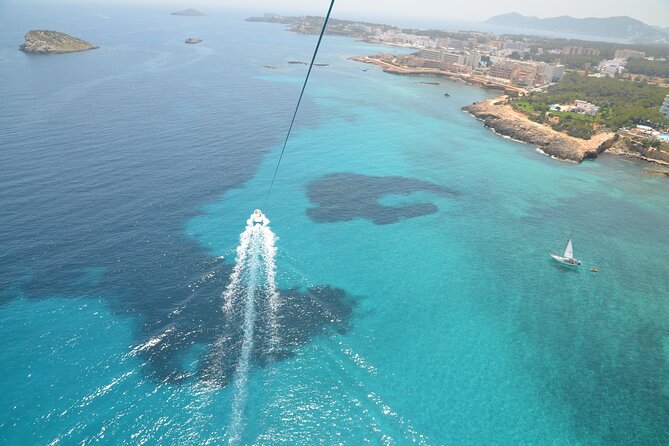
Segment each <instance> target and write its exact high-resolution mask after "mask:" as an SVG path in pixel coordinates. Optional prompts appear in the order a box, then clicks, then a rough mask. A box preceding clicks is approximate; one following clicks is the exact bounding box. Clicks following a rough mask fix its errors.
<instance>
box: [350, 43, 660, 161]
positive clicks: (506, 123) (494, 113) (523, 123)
mask: <svg viewBox="0 0 669 446" xmlns="http://www.w3.org/2000/svg"><path fill="white" fill-rule="evenodd" d="M349 59H351V60H354V61H356V62H361V63H366V64H372V65H375V66H378V67H380V68H382V69H383V72H384V73H389V74H397V75H405V76H425V77H440V78H445V79H449V80H452V81H456V82H464V83H466V84H468V85H474V86H477V87H479V88H484V89H487V90H496V91H500V90H502V91H504V92H506V93H515V94H527V90H525V89H523V88H520V87H515V86H513V85H507V84H502V83H497V82H494V81H491V80H490V79H487V78H481V77H476V76H472V75H470V74H465V73H453V72H448V71H444V70H439V69H431V68H408V67H399V66H397V65H394V64H391V63H388V62H385V61H383V60H380V59H378V58H376V57H370V56H353V57H350V58H349ZM507 99H508V97H507V96H506V95H504V96H500V97H497V98H494V99H487V100H483V101H479V102H475V103H473V104H470V105H467V106H465V107H462V111H463V112H465V113H467V114H469V115H471V116H473V117H474V118H476V119H478V120H479V121H482V122H483V125H484V126H485V127H487V128H489V129H490V130H492V131H493V133H495V134H496V135H498V136H501V137H503V138H506V139H510V140H513V141H516V142H520V143H523V144H529V145H532V146H534V148H535V149H536V150H537V151H538V152H539V153H541V154H544V155H546V156H549V157H551V158H552V159H555V160H558V161H563V162H573V163H580V162H582V161H584V160H592V159H595V158H597V157H598V156H599V155H600V154H602V153H604V152H606V153H609V154H612V155H618V156H625V157H628V158H634V159H637V160H639V161H645V162H649V163H654V164H657V165H660V166H664V167H668V166H669V160H663V159H657V158H651V157H649V156H646V155H645V154H644V153H641V152H640V151H639V149H638V147H637V145H636V144H635V143H634V142H633V141H631V140H630V139H629V137H625V136H622V135H621V134H620V133H619V132H613V131H608V132H602V133H598V134H596V135H593V137H592V138H590V139H581V138H577V137H574V136H571V135H568V134H566V133H563V132H559V131H557V130H554V129H553V128H551V127H550V126H548V125H546V124H541V123H538V122H534V121H532V120H531V119H530V118H529V117H528V116H527V115H525V114H523V113H521V112H519V111H516V110H514V109H513V108H512V107H511V106H510V105H509V104H506V100H507ZM502 102H504V103H502ZM668 156H669V155H668Z"/></svg>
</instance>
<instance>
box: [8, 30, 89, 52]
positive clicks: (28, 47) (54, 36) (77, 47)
mask: <svg viewBox="0 0 669 446" xmlns="http://www.w3.org/2000/svg"><path fill="white" fill-rule="evenodd" d="M96 48H99V47H98V46H97V45H93V44H92V43H89V42H86V41H85V40H81V39H77V38H76V37H72V36H70V35H69V34H65V33H61V32H58V31H48V30H32V31H30V32H28V33H27V34H26V36H25V41H24V42H23V43H22V44H21V46H19V50H21V51H23V52H24V53H32V54H64V53H75V52H78V51H88V50H94V49H96Z"/></svg>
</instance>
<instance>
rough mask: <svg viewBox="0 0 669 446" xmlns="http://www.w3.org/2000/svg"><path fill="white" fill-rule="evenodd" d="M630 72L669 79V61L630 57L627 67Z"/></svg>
mask: <svg viewBox="0 0 669 446" xmlns="http://www.w3.org/2000/svg"><path fill="white" fill-rule="evenodd" d="M625 68H626V70H627V71H628V72H629V73H633V74H643V75H644V76H651V77H663V78H665V79H669V62H659V61H655V60H646V59H630V60H629V61H628V62H627V66H626V67H625Z"/></svg>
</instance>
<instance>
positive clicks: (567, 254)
mask: <svg viewBox="0 0 669 446" xmlns="http://www.w3.org/2000/svg"><path fill="white" fill-rule="evenodd" d="M564 257H565V258H567V259H573V258H574V247H573V246H572V245H571V239H569V241H568V242H567V249H565V250H564Z"/></svg>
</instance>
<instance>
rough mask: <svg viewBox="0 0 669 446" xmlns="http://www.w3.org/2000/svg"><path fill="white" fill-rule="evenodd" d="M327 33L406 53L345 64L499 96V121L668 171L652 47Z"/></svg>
mask: <svg viewBox="0 0 669 446" xmlns="http://www.w3.org/2000/svg"><path fill="white" fill-rule="evenodd" d="M247 20H249V21H261V22H271V23H281V24H284V25H286V26H287V30H289V31H292V32H297V33H301V34H318V33H319V32H320V29H321V28H322V25H323V18H322V17H313V16H306V17H283V16H280V15H277V14H265V16H263V17H252V18H249V19H247ZM327 33H328V34H335V35H343V36H349V37H354V38H356V39H359V40H361V41H364V42H368V43H372V44H381V45H387V46H391V47H396V48H402V49H403V50H401V51H400V50H398V51H391V50H389V51H384V52H381V53H379V54H376V55H364V56H353V57H351V58H352V59H353V60H356V61H359V62H363V63H370V64H374V65H377V66H379V67H381V68H382V69H383V71H385V72H387V73H391V74H399V75H418V76H436V77H445V78H451V79H455V80H458V81H462V82H466V83H470V84H474V85H479V86H481V87H484V88H490V89H496V90H500V91H503V92H504V93H505V94H506V95H507V96H505V97H506V99H505V100H504V101H503V103H504V104H506V106H508V107H510V108H508V109H504V110H506V111H505V112H504V113H507V114H508V113H510V110H513V111H514V113H517V114H518V118H519V119H521V117H523V116H524V119H527V120H530V121H532V122H534V123H540V124H542V125H544V126H547V127H548V128H551V129H553V130H554V131H556V132H558V133H559V134H562V135H565V137H567V136H568V137H572V138H577V139H578V140H590V139H591V138H595V137H596V135H601V134H603V133H611V132H615V133H616V134H618V135H621V136H624V137H625V141H629V144H628V146H629V145H634V147H636V148H635V150H637V151H641V152H643V153H644V155H643V156H644V157H646V158H650V159H658V158H659V159H662V160H664V161H668V162H669V89H668V87H669V68H667V67H669V64H667V57H668V56H667V54H666V53H667V52H666V50H665V51H663V50H662V49H659V47H657V46H656V47H652V46H651V47H649V46H633V45H629V44H616V43H611V42H594V41H593V42H584V41H578V40H569V39H557V38H545V37H538V36H526V35H495V34H492V33H487V32H481V31H456V32H450V31H444V30H420V29H401V28H398V27H394V26H390V25H382V24H372V23H364V22H354V21H347V20H337V19H332V20H330V22H329V23H328V28H327ZM407 49H409V50H414V51H411V52H407V51H406V50H407ZM499 104H500V105H501V104H502V102H499ZM491 110H493V111H495V112H497V111H500V110H502V108H500V107H487V108H486V110H484V114H485V113H489V112H491ZM470 112H471V111H470ZM474 114H475V113H474ZM518 122H521V121H518ZM518 139H521V140H522V139H524V138H523V137H521V136H518ZM595 139H596V138H595ZM593 150H594V149H593ZM586 152H587V150H586ZM581 156H583V154H579V155H577V156H576V159H580V158H579V157H581Z"/></svg>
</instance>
